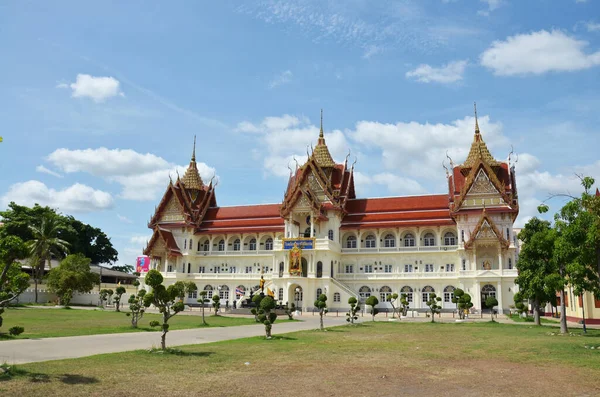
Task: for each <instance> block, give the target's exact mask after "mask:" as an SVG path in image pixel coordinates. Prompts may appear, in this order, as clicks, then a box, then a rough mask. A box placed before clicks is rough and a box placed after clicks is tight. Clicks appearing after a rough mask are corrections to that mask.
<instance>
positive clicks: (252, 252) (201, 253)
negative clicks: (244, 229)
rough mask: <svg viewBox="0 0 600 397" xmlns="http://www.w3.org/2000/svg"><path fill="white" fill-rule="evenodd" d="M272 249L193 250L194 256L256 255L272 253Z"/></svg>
mask: <svg viewBox="0 0 600 397" xmlns="http://www.w3.org/2000/svg"><path fill="white" fill-rule="evenodd" d="M272 254H273V250H244V251H234V250H229V251H195V255H196V256H245V255H251V256H257V255H272Z"/></svg>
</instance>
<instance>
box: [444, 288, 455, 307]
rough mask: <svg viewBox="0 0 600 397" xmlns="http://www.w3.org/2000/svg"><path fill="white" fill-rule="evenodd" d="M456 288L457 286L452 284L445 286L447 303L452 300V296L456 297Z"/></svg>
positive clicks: (445, 300)
mask: <svg viewBox="0 0 600 397" xmlns="http://www.w3.org/2000/svg"><path fill="white" fill-rule="evenodd" d="M454 289H455V288H454V287H453V286H451V285H449V286H447V287H446V288H444V302H445V303H450V302H452V298H454Z"/></svg>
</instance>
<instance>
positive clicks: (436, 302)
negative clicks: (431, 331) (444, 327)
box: [427, 292, 442, 323]
mask: <svg viewBox="0 0 600 397" xmlns="http://www.w3.org/2000/svg"><path fill="white" fill-rule="evenodd" d="M441 301H442V298H441V297H439V296H437V295H436V294H435V292H430V293H429V300H428V301H427V306H429V311H430V312H431V322H432V323H435V320H434V318H435V315H436V314H438V313H440V312H441V310H442V306H441V305H440V302H441Z"/></svg>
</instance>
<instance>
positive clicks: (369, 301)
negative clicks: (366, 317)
mask: <svg viewBox="0 0 600 397" xmlns="http://www.w3.org/2000/svg"><path fill="white" fill-rule="evenodd" d="M365 304H367V306H371V310H370V312H371V319H372V320H373V321H375V316H376V315H377V313H379V309H377V308H375V306H377V305H378V304H379V299H377V297H376V296H373V295H371V296H369V297H368V298H367V301H366V302H365Z"/></svg>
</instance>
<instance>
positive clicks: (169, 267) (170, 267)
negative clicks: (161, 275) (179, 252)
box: [167, 265, 173, 273]
mask: <svg viewBox="0 0 600 397" xmlns="http://www.w3.org/2000/svg"><path fill="white" fill-rule="evenodd" d="M167 271H168V272H169V273H170V272H172V271H173V265H169V266H167Z"/></svg>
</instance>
